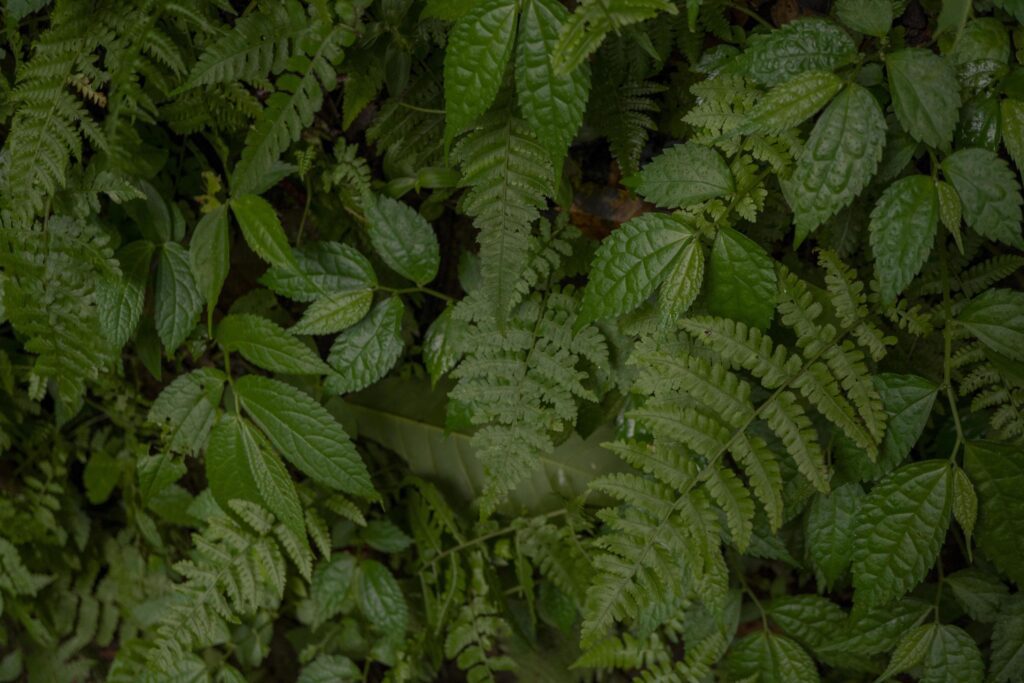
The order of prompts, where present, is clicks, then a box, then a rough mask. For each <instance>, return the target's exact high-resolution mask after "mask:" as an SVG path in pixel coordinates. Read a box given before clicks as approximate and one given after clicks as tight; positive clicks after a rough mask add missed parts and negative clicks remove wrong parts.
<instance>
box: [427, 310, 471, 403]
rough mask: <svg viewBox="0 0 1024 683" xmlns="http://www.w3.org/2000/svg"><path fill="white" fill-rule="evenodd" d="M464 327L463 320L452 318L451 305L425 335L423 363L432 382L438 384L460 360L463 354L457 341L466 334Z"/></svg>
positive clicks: (436, 319)
mask: <svg viewBox="0 0 1024 683" xmlns="http://www.w3.org/2000/svg"><path fill="white" fill-rule="evenodd" d="M464 329H465V325H464V323H462V321H459V320H454V319H453V318H452V307H451V306H449V307H447V308H445V309H444V311H443V312H442V313H441V315H439V316H437V318H435V319H434V322H432V323H430V327H428V328H427V333H426V335H424V337H423V364H424V365H425V366H427V373H428V374H429V375H430V383H431V384H437V380H439V379H440V378H441V377H442V376H443V375H445V374H446V373H447V372H448V371H449V370H451V369H452V368H454V367H455V365H456V363H458V362H459V358H461V354H460V353H459V351H458V349H457V348H456V346H455V342H456V340H457V339H459V338H460V336H459V335H460V334H464Z"/></svg>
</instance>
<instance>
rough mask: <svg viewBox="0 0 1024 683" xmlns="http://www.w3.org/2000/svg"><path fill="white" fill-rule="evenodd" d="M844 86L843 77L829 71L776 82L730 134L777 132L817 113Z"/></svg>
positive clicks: (806, 73) (785, 129)
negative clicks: (743, 121) (780, 82)
mask: <svg viewBox="0 0 1024 683" xmlns="http://www.w3.org/2000/svg"><path fill="white" fill-rule="evenodd" d="M842 87H843V80H842V79H841V78H839V77H838V76H836V75H835V74H833V73H830V72H828V71H808V72H805V73H802V74H800V75H798V76H795V77H793V78H792V79H790V80H788V81H786V82H785V83H782V84H781V85H777V86H775V87H774V88H772V89H771V90H769V91H768V93H767V94H766V95H765V96H764V97H762V98H761V99H760V100H758V102H757V104H756V105H755V106H754V108H753V109H752V110H751V112H750V114H748V116H747V120H746V122H745V123H743V124H742V125H740V126H738V127H737V128H736V129H735V130H734V131H732V132H731V133H730V134H732V133H738V134H741V135H749V134H751V133H767V134H770V135H777V134H779V133H783V132H785V131H787V130H789V129H790V128H795V127H796V126H799V125H800V124H801V123H803V122H804V121H806V120H807V119H809V118H810V117H812V116H814V115H815V114H816V113H818V110H819V109H821V108H822V107H824V106H825V105H826V104H828V102H829V100H831V99H832V97H833V96H834V95H835V94H836V93H837V92H839V90H840V89H841V88H842Z"/></svg>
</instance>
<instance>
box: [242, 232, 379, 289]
mask: <svg viewBox="0 0 1024 683" xmlns="http://www.w3.org/2000/svg"><path fill="white" fill-rule="evenodd" d="M294 254H295V262H296V264H297V266H296V267H295V268H289V267H282V266H271V267H270V268H269V269H268V270H267V272H266V273H264V274H263V277H261V278H260V284H262V285H264V286H266V287H268V288H270V289H271V290H273V291H274V292H276V293H277V294H280V295H281V296H286V297H288V298H289V299H294V300H295V301H303V302H310V301H313V300H315V299H317V298H319V297H321V296H323V295H324V294H328V293H331V292H348V291H351V290H353V289H366V288H370V289H372V288H374V287H376V286H377V276H376V274H375V273H374V272H373V266H371V265H370V262H369V261H367V260H366V257H365V256H363V255H362V254H360V253H359V252H358V251H356V250H355V249H354V248H352V247H350V246H349V245H347V244H342V243H341V242H310V243H309V244H304V245H302V246H301V247H297V248H296V249H295V250H294Z"/></svg>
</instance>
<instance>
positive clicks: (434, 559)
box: [419, 508, 569, 572]
mask: <svg viewBox="0 0 1024 683" xmlns="http://www.w3.org/2000/svg"><path fill="white" fill-rule="evenodd" d="M567 514H569V510H568V508H562V509H561V510H554V511H552V512H548V513H546V514H543V515H541V516H540V518H541V519H554V518H555V517H561V516H562V515H567ZM517 529H518V527H515V526H506V527H502V528H501V529H498V530H497V531H492V532H490V533H487V534H484V535H483V536H477V537H476V538H474V539H473V540H471V541H466V542H465V543H460V544H458V545H457V546H453V547H451V548H448V550H445V551H443V552H441V553H440V554H438V555H435V556H434V557H432V558H431V559H430V560H429V561H428V562H427V563H426V564H425V565H423V566H422V567H420V568H419V571H420V572H422V571H424V570H426V569H428V568H430V567H432V566H434V564H435V563H436V562H437V561H438V560H441V559H444V558H445V557H447V556H448V555H451V554H452V553H457V552H459V551H460V550H465V549H466V548H471V547H473V546H474V545H477V544H479V543H484V542H486V541H489V540H491V539H492V538H497V537H498V536H504V535H505V534H510V533H512V532H513V531H516V530H517Z"/></svg>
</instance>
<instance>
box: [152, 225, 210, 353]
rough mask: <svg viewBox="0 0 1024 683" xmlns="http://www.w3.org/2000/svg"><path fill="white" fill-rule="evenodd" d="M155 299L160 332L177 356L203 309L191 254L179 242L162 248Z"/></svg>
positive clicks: (163, 245) (161, 338)
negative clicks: (190, 261) (189, 256)
mask: <svg viewBox="0 0 1024 683" xmlns="http://www.w3.org/2000/svg"><path fill="white" fill-rule="evenodd" d="M154 298H155V300H156V301H155V305H154V308H155V311H154V315H155V317H156V331H157V333H158V334H159V335H160V341H161V342H163V345H164V349H165V350H166V351H167V353H173V352H174V350H175V349H177V348H178V347H179V346H180V345H181V343H182V342H183V341H185V338H186V337H187V336H188V335H189V333H191V332H192V330H193V329H194V328H195V326H196V323H197V322H199V314H200V313H201V312H202V310H203V299H202V296H201V295H200V294H199V290H198V289H197V288H196V280H195V276H194V275H193V274H192V265H191V263H189V259H188V253H187V252H186V251H185V248H184V247H182V246H181V245H180V244H177V243H176V242H164V243H163V244H162V245H161V246H160V259H159V261H157V266H156V292H155V295H154Z"/></svg>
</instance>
